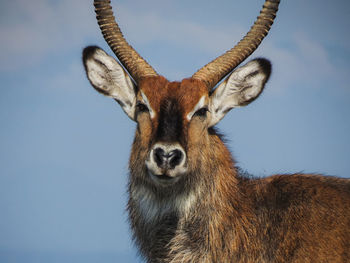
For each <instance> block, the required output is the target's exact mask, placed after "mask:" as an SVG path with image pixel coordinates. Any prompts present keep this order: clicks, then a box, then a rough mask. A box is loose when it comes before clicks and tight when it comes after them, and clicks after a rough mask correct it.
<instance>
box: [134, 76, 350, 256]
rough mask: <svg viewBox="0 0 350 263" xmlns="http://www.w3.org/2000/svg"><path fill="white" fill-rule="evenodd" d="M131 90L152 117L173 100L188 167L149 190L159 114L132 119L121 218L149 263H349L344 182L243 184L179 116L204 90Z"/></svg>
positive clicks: (160, 84)
mask: <svg viewBox="0 0 350 263" xmlns="http://www.w3.org/2000/svg"><path fill="white" fill-rule="evenodd" d="M139 90H142V91H143V92H144V93H145V94H146V96H147V97H148V98H149V100H150V104H151V106H152V108H153V109H154V110H155V112H156V113H159V110H160V105H161V102H162V101H163V100H166V99H169V98H170V97H174V98H176V99H177V101H178V103H179V105H180V107H181V109H182V110H183V118H182V119H183V124H182V125H183V134H182V137H183V138H184V140H183V141H181V144H182V146H183V147H184V149H186V153H187V165H188V172H187V174H185V175H184V176H182V178H181V179H180V181H179V182H177V183H176V184H175V185H171V186H168V187H158V186H156V185H154V183H153V182H152V181H151V179H150V178H149V176H148V174H147V169H146V166H145V160H146V158H147V155H148V153H149V151H150V149H151V146H152V145H153V144H154V143H155V142H156V141H157V139H156V138H155V130H156V128H157V126H158V122H157V116H156V117H155V118H154V119H153V120H152V119H151V118H150V116H149V115H148V114H140V115H139V116H138V119H137V122H138V128H137V130H136V133H135V139H134V143H133V146H132V152H131V157H130V163H129V166H130V172H131V174H130V182H129V193H130V199H129V204H128V210H129V216H130V221H131V226H132V230H133V232H134V238H135V241H136V243H137V245H138V246H139V248H140V251H141V253H142V255H143V256H144V257H145V259H146V260H147V262H165V263H170V262H171V263H175V262H204V263H205V262H208V263H209V262H223V263H224V262H227V263H230V262H349V260H350V181H349V180H347V179H339V178H334V177H325V176H319V175H305V174H292V175H274V176H271V177H268V178H261V179H260V178H257V179H253V178H246V177H243V176H241V175H240V174H239V172H238V170H237V168H236V167H235V162H234V160H233V159H232V157H231V154H230V152H229V150H228V149H227V147H226V146H225V145H224V143H223V142H222V140H221V139H220V136H219V135H217V134H216V133H215V131H213V129H208V128H207V126H206V121H205V120H201V119H194V120H191V121H188V120H187V119H186V118H185V116H186V114H187V113H188V112H190V111H191V110H192V108H193V107H194V105H195V104H196V103H197V102H198V100H199V98H201V97H202V96H203V95H205V96H208V91H207V90H206V88H205V86H204V84H203V83H200V82H199V81H195V80H191V79H185V80H183V81H182V82H181V83H179V82H172V83H170V82H168V81H167V80H166V79H164V78H163V77H156V78H152V79H144V80H142V81H141V82H140V83H139ZM138 97H140V95H139V94H138ZM189 200H190V201H189Z"/></svg>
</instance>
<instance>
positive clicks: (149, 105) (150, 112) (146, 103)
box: [141, 91, 156, 119]
mask: <svg viewBox="0 0 350 263" xmlns="http://www.w3.org/2000/svg"><path fill="white" fill-rule="evenodd" d="M141 97H142V99H143V102H144V103H145V105H146V106H147V108H148V110H149V114H150V115H151V118H152V119H153V118H154V117H155V116H156V114H155V111H154V110H153V109H152V107H151V104H150V103H149V100H148V98H147V97H146V95H145V93H143V92H142V91H141Z"/></svg>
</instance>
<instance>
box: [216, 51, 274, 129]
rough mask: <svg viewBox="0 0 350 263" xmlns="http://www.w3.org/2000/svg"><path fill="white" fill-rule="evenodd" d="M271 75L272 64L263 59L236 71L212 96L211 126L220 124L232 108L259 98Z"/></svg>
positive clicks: (251, 62)
mask: <svg viewBox="0 0 350 263" xmlns="http://www.w3.org/2000/svg"><path fill="white" fill-rule="evenodd" d="M270 74H271V63H270V61H268V60H266V59H263V58H259V59H255V60H252V61H250V62H248V63H247V64H245V65H244V66H242V67H240V68H237V69H236V70H234V71H233V72H232V73H231V75H230V76H229V77H228V78H226V80H225V81H224V82H222V83H221V84H220V85H219V86H218V87H217V88H216V89H215V91H214V92H213V94H212V95H211V96H210V103H209V110H210V112H211V120H210V123H209V126H210V127H211V126H214V125H215V124H216V123H218V122H219V121H220V120H221V119H222V118H223V117H224V116H225V114H226V113H227V112H228V111H230V110H231V109H232V108H235V107H240V106H245V105H247V104H249V103H250V102H252V101H253V100H255V99H256V98H257V97H259V95H260V94H261V92H262V91H263V89H264V86H265V83H266V82H267V80H268V79H269V77H270Z"/></svg>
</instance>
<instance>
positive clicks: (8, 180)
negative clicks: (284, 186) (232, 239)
mask: <svg viewBox="0 0 350 263" xmlns="http://www.w3.org/2000/svg"><path fill="white" fill-rule="evenodd" d="M112 2H113V6H114V8H115V12H116V14H117V17H118V20H119V23H120V26H121V28H122V30H123V32H124V34H125V35H126V37H127V39H128V40H129V42H130V43H131V44H132V45H133V46H134V47H135V49H136V50H138V51H139V53H141V55H142V56H143V57H144V58H146V59H147V60H148V62H150V64H152V66H153V67H154V68H155V69H156V70H157V71H158V72H159V73H160V74H163V75H165V76H166V77H168V78H169V79H170V80H178V79H182V78H184V77H188V76H190V75H192V74H193V73H194V72H195V71H196V70H197V69H198V68H200V67H202V66H203V65H204V64H206V63H207V62H209V61H210V60H211V59H213V58H215V57H216V56H218V55H220V54H221V53H223V52H224V51H226V50H227V49H229V48H231V46H232V45H233V44H234V43H236V42H237V41H238V40H239V39H240V38H241V37H242V36H243V35H244V34H245V33H246V31H247V30H248V29H249V27H250V26H251V24H252V22H253V21H254V19H255V18H256V16H257V15H258V12H259V10H260V8H261V5H262V4H263V2H264V1H262V0H260V1H245V0H222V1H207V0H205V1H204V0H202V1H199V0H196V1H182V0H181V1H179V0H177V1H170V0H148V1H141V0H135V1H134V0H118V1H117V0H115V1H112ZM349 13H350V2H349V1H345V0H334V1H326V0H309V1H303V0H293V1H283V0H282V3H281V6H280V11H279V13H278V17H277V19H276V22H275V25H274V26H273V28H272V30H271V32H270V34H269V36H268V37H267V38H266V39H265V40H264V42H263V44H262V45H261V46H260V47H259V50H257V51H256V52H255V53H254V54H253V56H252V57H251V58H254V57H258V56H264V57H266V58H269V59H270V60H271V61H272V63H273V74H272V77H271V79H270V81H269V83H268V84H267V87H266V89H265V91H264V93H263V94H262V96H261V97H260V98H259V99H258V100H257V101H255V102H254V103H252V104H251V105H249V106H247V107H245V108H240V109H236V110H233V111H232V112H230V113H229V114H228V115H227V116H226V117H225V118H224V119H223V120H222V121H221V123H220V124H219V128H220V129H221V131H222V132H224V133H225V134H226V136H227V138H228V139H229V147H230V149H231V150H232V152H233V154H234V156H235V158H236V160H237V162H238V164H239V165H240V166H241V167H242V168H243V169H245V170H247V171H248V172H250V173H253V174H256V175H258V176H266V175H269V174H273V173H292V172H300V171H303V172H314V173H323V174H327V175H337V176H341V177H349V176H350V175H349V173H348V168H349V163H350V139H349V134H350V121H349V120H350V119H349V115H350V87H349V82H350V66H349V63H348V62H349V60H350V44H349V43H350V35H349V31H348V30H349V28H350V19H349ZM0 35H1V40H0V43H1V49H0V79H1V88H0V90H1V95H0V123H1V129H0V145H1V147H0V211H1V216H0V261H1V262H4V263H6V262H26V263H30V262H84V263H89V262H139V260H138V259H136V250H135V249H134V248H133V247H132V242H131V240H130V232H129V228H128V224H127V215H126V212H125V204H126V199H127V194H126V183H127V162H128V154H129V151H130V150H129V149H130V145H131V142H132V139H133V138H132V137H133V132H134V129H135V124H134V123H133V122H132V121H130V120H129V119H128V117H127V116H126V115H124V113H123V112H122V110H121V109H120V108H119V106H118V105H117V104H116V103H115V102H114V101H112V100H110V99H108V98H105V97H103V96H101V95H100V94H97V93H96V92H95V91H94V90H93V88H91V87H90V85H89V83H88V81H87V79H86V77H85V73H84V71H83V67H82V64H81V51H82V48H83V47H85V46H87V45H91V44H94V45H95V44H97V45H99V46H101V47H102V48H104V49H105V50H106V51H107V52H109V53H111V51H110V50H109V48H108V46H106V44H105V43H104V41H103V38H102V36H101V33H100V32H99V29H98V26H97V24H96V21H95V15H94V11H93V6H92V1H84V0H61V1H58V0H35V1H34V0H33V1H25V0H12V1H1V2H0Z"/></svg>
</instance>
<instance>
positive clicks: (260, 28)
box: [192, 0, 280, 90]
mask: <svg viewBox="0 0 350 263" xmlns="http://www.w3.org/2000/svg"><path fill="white" fill-rule="evenodd" d="M279 3H280V0H266V1H265V3H264V5H263V7H262V10H261V11H260V15H259V16H258V18H257V19H256V21H255V23H254V24H253V26H252V27H251V28H250V31H249V32H248V33H247V34H246V35H245V37H244V38H243V39H242V40H241V41H239V42H238V43H237V45H236V46H234V47H233V48H232V49H230V50H229V51H227V52H226V53H224V54H223V55H221V56H220V57H217V58H216V59H214V60H213V61H211V62H210V63H208V64H207V65H205V66H204V67H202V68H201V69H200V70H198V71H197V72H196V73H195V74H194V75H193V76H192V78H194V79H199V80H202V81H204V82H205V84H206V85H207V87H208V89H209V90H211V89H212V88H214V87H215V85H216V84H217V83H218V82H219V81H220V80H222V79H223V78H224V77H225V76H226V75H227V74H228V73H230V72H231V71H232V70H233V69H234V68H235V67H237V66H238V65H239V64H240V63H242V62H243V61H244V60H245V59H246V58H247V57H249V56H250V55H251V54H252V53H253V52H254V51H255V50H256V49H257V47H258V46H259V45H260V43H261V41H262V40H263V39H264V37H265V36H266V35H267V33H268V32H269V30H270V28H271V26H272V24H273V21H274V19H275V17H276V13H277V11H278V5H279Z"/></svg>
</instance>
